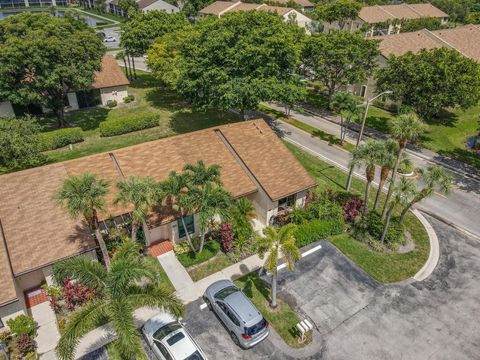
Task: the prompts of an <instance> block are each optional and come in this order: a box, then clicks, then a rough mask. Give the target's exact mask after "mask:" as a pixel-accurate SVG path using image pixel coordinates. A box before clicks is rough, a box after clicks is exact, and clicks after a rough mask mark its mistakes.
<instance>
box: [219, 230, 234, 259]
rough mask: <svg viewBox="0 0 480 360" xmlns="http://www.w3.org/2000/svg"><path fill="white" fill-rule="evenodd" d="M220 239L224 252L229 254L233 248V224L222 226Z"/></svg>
mask: <svg viewBox="0 0 480 360" xmlns="http://www.w3.org/2000/svg"><path fill="white" fill-rule="evenodd" d="M220 237H221V244H222V251H223V252H224V253H228V252H230V251H231V250H232V247H233V228H232V224H228V223H223V224H221V225H220Z"/></svg>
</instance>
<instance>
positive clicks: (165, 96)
mask: <svg viewBox="0 0 480 360" xmlns="http://www.w3.org/2000/svg"><path fill="white" fill-rule="evenodd" d="M137 73H138V79H137V80H134V81H132V83H131V85H130V86H129V94H131V95H133V96H134V97H135V100H134V102H132V103H129V104H122V105H119V106H118V107H116V108H113V109H108V108H103V107H97V108H90V109H84V110H78V111H73V112H71V113H69V114H67V116H66V119H67V121H68V122H69V123H70V124H71V125H72V126H78V127H80V128H82V130H83V131H85V141H83V142H81V143H78V144H74V145H73V147H72V148H73V149H72V150H70V149H69V148H68V147H65V148H61V149H57V150H53V151H49V152H46V153H45V154H46V155H47V156H48V159H49V161H50V162H58V161H64V160H70V159H75V158H78V157H82V156H86V155H92V154H96V153H101V152H106V151H111V150H115V149H119V148H122V147H126V146H131V145H136V144H140V143H143V142H147V141H152V140H157V139H160V138H163V137H167V136H172V135H177V134H183V133H187V132H191V131H195V130H200V129H204V128H209V127H213V126H217V125H222V124H226V123H232V122H237V121H239V120H240V117H239V116H238V115H235V114H233V113H231V112H224V111H219V110H210V111H204V112H200V111H193V110H192V109H191V107H190V106H189V104H188V103H187V102H186V101H185V100H184V99H182V98H181V97H180V96H179V95H177V94H176V93H174V92H173V91H171V90H170V89H167V88H159V87H158V82H157V81H156V80H155V79H154V78H153V77H152V75H150V74H148V73H145V72H142V71H138V70H137ZM152 114H158V115H159V117H160V120H159V126H157V127H154V128H150V129H145V130H140V131H134V132H131V133H128V134H123V135H118V136H112V137H100V133H99V129H98V127H99V124H100V123H101V122H103V121H108V120H114V119H117V118H123V117H126V116H133V115H139V116H142V115H145V116H150V115H152ZM55 122H56V119H54V118H52V117H47V118H44V119H42V120H41V124H42V125H43V126H44V127H45V131H48V130H52V129H54V128H55Z"/></svg>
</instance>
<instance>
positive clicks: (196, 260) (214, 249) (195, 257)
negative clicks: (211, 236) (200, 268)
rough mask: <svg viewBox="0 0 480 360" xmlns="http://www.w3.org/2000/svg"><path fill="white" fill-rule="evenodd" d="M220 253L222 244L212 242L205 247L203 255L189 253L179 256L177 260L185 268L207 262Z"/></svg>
mask: <svg viewBox="0 0 480 360" xmlns="http://www.w3.org/2000/svg"><path fill="white" fill-rule="evenodd" d="M219 251H220V244H219V243H218V242H217V241H215V240H210V241H209V242H207V243H206V244H205V246H204V247H203V251H202V252H201V253H196V252H192V251H189V252H187V253H184V254H177V259H178V261H180V263H181V264H182V265H183V266H184V267H186V268H187V267H189V266H192V265H196V264H200V263H202V262H204V261H207V260H209V259H211V258H212V257H214V256H215V255H217V254H218V252H219Z"/></svg>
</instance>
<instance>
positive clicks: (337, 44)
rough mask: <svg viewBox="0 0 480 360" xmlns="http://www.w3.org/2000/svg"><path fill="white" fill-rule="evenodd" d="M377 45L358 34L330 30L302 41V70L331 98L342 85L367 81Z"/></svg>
mask: <svg viewBox="0 0 480 360" xmlns="http://www.w3.org/2000/svg"><path fill="white" fill-rule="evenodd" d="M378 55H379V50H378V44H377V42H375V41H371V40H368V39H365V38H363V37H362V36H361V35H359V34H354V33H350V32H347V31H333V32H331V33H329V34H324V33H322V34H316V35H312V36H309V37H308V38H307V39H306V40H305V44H304V47H303V51H302V60H303V64H304V65H305V70H306V71H307V72H308V74H309V75H311V76H313V77H314V79H315V80H317V81H319V82H321V83H322V84H324V85H325V87H326V88H327V89H328V96H329V98H330V99H331V98H332V96H333V94H334V93H335V91H337V90H338V89H339V88H340V87H341V86H345V85H348V84H354V83H358V82H361V81H364V80H366V79H367V78H368V77H369V76H370V75H371V74H372V72H373V70H374V69H375V68H376V66H377V56H378Z"/></svg>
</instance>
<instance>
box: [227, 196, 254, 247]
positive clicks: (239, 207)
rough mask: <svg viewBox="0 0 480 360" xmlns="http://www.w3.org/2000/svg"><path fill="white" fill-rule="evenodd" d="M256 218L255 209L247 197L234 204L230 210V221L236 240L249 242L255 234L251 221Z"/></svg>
mask: <svg viewBox="0 0 480 360" xmlns="http://www.w3.org/2000/svg"><path fill="white" fill-rule="evenodd" d="M254 218H255V207H254V206H253V204H252V202H251V201H250V200H248V199H247V198H246V197H242V198H239V199H236V200H235V201H233V202H232V205H231V209H230V210H229V219H228V220H229V221H231V222H232V225H233V231H234V234H235V239H237V240H247V239H249V238H251V236H252V234H253V226H252V223H251V220H253V219H254Z"/></svg>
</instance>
